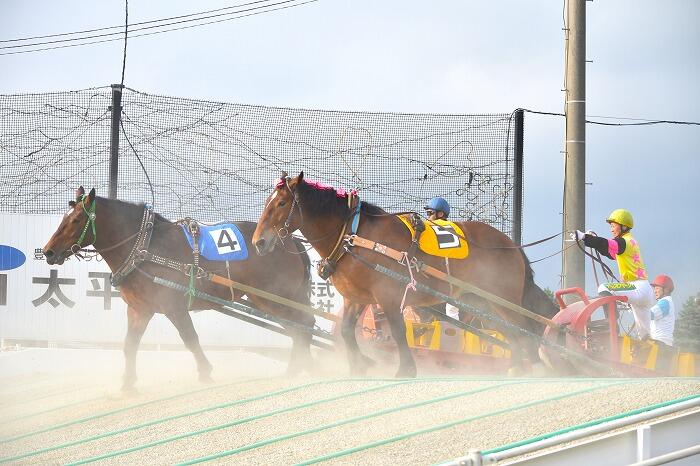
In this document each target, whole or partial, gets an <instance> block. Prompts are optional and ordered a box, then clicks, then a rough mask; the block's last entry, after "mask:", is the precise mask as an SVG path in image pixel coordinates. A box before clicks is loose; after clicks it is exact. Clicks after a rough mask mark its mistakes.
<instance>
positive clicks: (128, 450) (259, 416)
mask: <svg viewBox="0 0 700 466" xmlns="http://www.w3.org/2000/svg"><path fill="white" fill-rule="evenodd" d="M414 381H415V379H410V380H401V381H399V382H393V383H388V384H384V385H379V386H373V387H369V388H364V389H362V390H357V391H354V392H350V393H344V394H342V395H335V396H332V397H328V398H323V399H321V400H315V401H310V402H306V403H300V404H298V405H294V406H288V407H286V408H280V409H275V410H273V411H268V412H266V413H262V414H256V415H255V416H248V417H244V418H242V419H237V420H235V421H232V422H227V423H225V424H219V425H215V426H211V427H207V428H205V429H200V430H195V431H192V432H186V433H184V434H178V435H173V436H172V437H167V438H164V439H160V440H155V441H153V442H149V443H145V444H143V445H137V446H135V447H131V448H125V449H123V450H116V451H112V452H109V453H105V454H104V455H99V456H93V457H91V458H84V459H82V460H79V461H76V462H73V463H68V465H66V466H75V465H79V464H87V463H92V462H94V461H99V460H103V459H108V458H114V457H116V456H121V455H125V454H127V453H132V452H135V451H139V450H145V449H147V448H151V447H154V446H157V445H163V444H165V443H169V442H173V441H175V440H181V439H183V438H187V437H194V436H196V435H200V434H205V433H208V432H214V431H216V430H221V429H226V428H228V427H232V426H236V425H240V424H245V423H247V422H251V421H256V420H258V419H263V418H266V417H270V416H274V415H276V414H281V413H286V412H290V411H296V410H299V409H303V408H308V407H310V406H316V405H319V404H322V403H328V402H331V401H336V400H340V399H343V398H349V397H352V396H358V395H363V394H365V393H371V392H373V391H378V390H383V389H386V388H390V387H394V386H396V385H403V384H407V383H414Z"/></svg>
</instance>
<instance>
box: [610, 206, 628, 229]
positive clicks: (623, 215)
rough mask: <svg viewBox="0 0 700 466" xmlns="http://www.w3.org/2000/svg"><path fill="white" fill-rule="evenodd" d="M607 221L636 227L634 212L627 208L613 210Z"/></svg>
mask: <svg viewBox="0 0 700 466" xmlns="http://www.w3.org/2000/svg"><path fill="white" fill-rule="evenodd" d="M605 221H606V222H608V223H610V222H615V223H619V224H620V225H623V226H626V227H627V228H632V227H634V220H633V219H632V214H631V213H630V211H629V210H625V209H615V210H613V211H612V212H611V213H610V215H608V218H607V219H606V220H605Z"/></svg>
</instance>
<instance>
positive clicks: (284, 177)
mask: <svg viewBox="0 0 700 466" xmlns="http://www.w3.org/2000/svg"><path fill="white" fill-rule="evenodd" d="M281 178H282V179H283V180H286V179H287V178H289V175H288V174H287V172H286V171H284V170H282V176H281Z"/></svg>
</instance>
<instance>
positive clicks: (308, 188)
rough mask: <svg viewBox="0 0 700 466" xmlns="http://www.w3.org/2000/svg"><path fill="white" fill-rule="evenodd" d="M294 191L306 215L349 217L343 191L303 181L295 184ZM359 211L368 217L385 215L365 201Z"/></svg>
mask: <svg viewBox="0 0 700 466" xmlns="http://www.w3.org/2000/svg"><path fill="white" fill-rule="evenodd" d="M296 190H297V193H298V194H299V198H300V199H301V205H302V206H304V208H305V209H307V213H308V214H309V215H311V216H326V215H335V216H339V217H347V216H349V215H350V208H349V207H348V200H347V198H348V194H347V193H346V192H345V191H344V190H337V189H335V188H332V187H330V186H324V185H321V184H319V183H315V182H306V181H305V180H302V182H301V183H299V184H297V188H296ZM360 211H361V212H362V213H366V214H370V215H386V214H387V212H386V211H385V210H384V209H382V208H381V207H378V206H376V205H374V204H372V203H369V202H365V201H362V205H361V207H360Z"/></svg>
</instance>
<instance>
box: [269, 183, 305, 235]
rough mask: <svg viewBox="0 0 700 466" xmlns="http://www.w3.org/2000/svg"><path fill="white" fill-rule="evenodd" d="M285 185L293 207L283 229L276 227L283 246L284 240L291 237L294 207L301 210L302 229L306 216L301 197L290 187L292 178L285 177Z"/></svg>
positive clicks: (290, 208)
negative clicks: (290, 229) (290, 230)
mask: <svg viewBox="0 0 700 466" xmlns="http://www.w3.org/2000/svg"><path fill="white" fill-rule="evenodd" d="M283 180H284V185H285V186H286V187H287V189H288V190H289V193H290V194H291V195H292V205H291V206H290V207H289V213H288V214H287V219H286V220H285V221H284V225H283V226H282V228H277V225H275V228H277V236H278V237H279V239H280V241H282V244H284V239H285V238H287V237H288V236H289V225H290V223H291V221H292V215H293V214H294V207H296V208H297V209H298V210H299V218H300V226H299V227H300V228H301V225H303V224H304V214H303V213H302V211H301V204H300V203H299V196H297V193H296V191H293V190H292V188H291V186H289V180H290V178H289V177H288V176H287V177H284V178H283Z"/></svg>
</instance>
